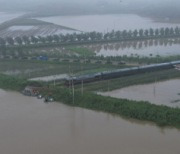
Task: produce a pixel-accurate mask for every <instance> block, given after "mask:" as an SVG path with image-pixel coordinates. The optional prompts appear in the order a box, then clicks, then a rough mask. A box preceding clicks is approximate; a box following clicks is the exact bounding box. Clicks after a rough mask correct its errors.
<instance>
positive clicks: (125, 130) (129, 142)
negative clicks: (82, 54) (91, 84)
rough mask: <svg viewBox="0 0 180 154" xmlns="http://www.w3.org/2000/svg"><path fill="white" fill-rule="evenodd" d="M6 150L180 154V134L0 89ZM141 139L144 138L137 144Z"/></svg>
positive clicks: (0, 143)
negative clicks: (47, 102) (44, 101)
mask: <svg viewBox="0 0 180 154" xmlns="http://www.w3.org/2000/svg"><path fill="white" fill-rule="evenodd" d="M0 123H1V125H0V137H1V140H0V153H7V154H21V153H26V154H32V153H36V154H37V153H38V154H49V153H51V154H55V153H63V154H71V153H73V154H92V153H93V154H110V153H122V154H132V153H133V154H144V153H146V154H152V153H153V154H169V153H171V154H178V153H179V151H180V147H179V143H180V132H179V130H177V129H172V128H159V127H157V126H155V125H153V124H151V123H146V122H140V121H135V120H126V119H122V118H120V117H119V116H117V117H116V116H114V115H110V114H107V113H102V112H95V111H90V110H86V109H81V108H74V107H69V106H66V105H63V104H59V103H51V104H45V103H43V101H42V100H38V99H36V98H34V97H27V96H23V95H21V94H19V93H16V92H7V91H3V90H0ZM137 141H138V142H137Z"/></svg>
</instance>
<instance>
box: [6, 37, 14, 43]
mask: <svg viewBox="0 0 180 154" xmlns="http://www.w3.org/2000/svg"><path fill="white" fill-rule="evenodd" d="M6 41H7V43H8V44H9V45H14V39H13V38H12V37H7V38H6Z"/></svg>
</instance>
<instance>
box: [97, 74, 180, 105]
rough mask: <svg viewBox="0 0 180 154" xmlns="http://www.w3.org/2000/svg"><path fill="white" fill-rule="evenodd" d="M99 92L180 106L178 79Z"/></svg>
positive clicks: (179, 83)
mask: <svg viewBox="0 0 180 154" xmlns="http://www.w3.org/2000/svg"><path fill="white" fill-rule="evenodd" d="M155 78H156V77H155ZM99 94H101V95H104V96H111V97H116V98H126V99H130V100H137V101H149V102H151V103H153V104H157V105H166V106H170V107H180V79H173V80H168V81H162V82H154V83H152V84H144V85H135V86H130V87H126V88H122V89H118V90H113V91H109V92H102V93H101V92H99Z"/></svg>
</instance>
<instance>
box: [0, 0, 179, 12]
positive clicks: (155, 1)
mask: <svg viewBox="0 0 180 154" xmlns="http://www.w3.org/2000/svg"><path fill="white" fill-rule="evenodd" d="M179 6H180V0H0V11H3V10H8V11H10V10H12V11H16V10H17V11H33V12H43V11H46V13H47V12H48V11H49V12H52V11H54V12H58V11H61V10H62V12H64V13H67V12H68V11H69V12H71V14H73V13H75V11H76V10H77V12H78V11H79V12H80V13H83V11H84V13H96V12H97V13H98V11H99V13H105V12H107V13H111V12H112V13H115V12H117V13H118V12H121V11H131V12H132V11H141V12H142V11H145V12H146V11H149V10H150V12H152V13H153V11H152V10H154V11H159V12H163V11H164V12H165V13H166V14H167V13H168V11H169V12H173V11H174V9H175V10H180V7H179ZM167 10H168V11H167ZM66 11H67V12H66ZM62 12H59V13H60V14H61V13H62ZM171 14H172V13H171Z"/></svg>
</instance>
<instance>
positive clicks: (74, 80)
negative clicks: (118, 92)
mask: <svg viewBox="0 0 180 154" xmlns="http://www.w3.org/2000/svg"><path fill="white" fill-rule="evenodd" d="M178 64H180V61H173V62H168V63H160V64H151V65H145V66H139V67H131V68H124V69H117V70H112V71H104V72H100V73H94V74H89V75H82V76H77V77H69V78H67V79H66V80H65V85H67V86H68V85H72V84H81V83H89V82H95V81H99V80H107V79H113V78H119V77H123V76H129V75H134V74H138V73H146V72H152V71H158V70H162V69H170V68H174V67H175V65H178Z"/></svg>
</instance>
